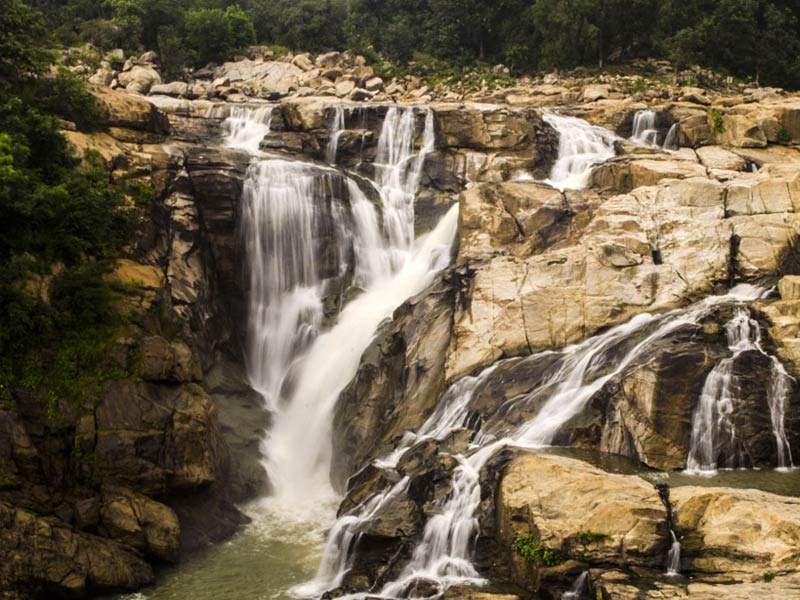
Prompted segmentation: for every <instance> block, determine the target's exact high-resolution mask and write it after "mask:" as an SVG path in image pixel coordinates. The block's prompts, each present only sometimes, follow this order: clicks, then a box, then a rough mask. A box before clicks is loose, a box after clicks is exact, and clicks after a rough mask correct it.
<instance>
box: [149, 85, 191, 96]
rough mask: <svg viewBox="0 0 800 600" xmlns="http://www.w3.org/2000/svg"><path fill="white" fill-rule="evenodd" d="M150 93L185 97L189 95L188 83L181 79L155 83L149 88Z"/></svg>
mask: <svg viewBox="0 0 800 600" xmlns="http://www.w3.org/2000/svg"><path fill="white" fill-rule="evenodd" d="M150 93H151V94H160V95H162V96H174V97H186V96H188V95H189V84H188V83H184V82H183V81H173V82H172V83H162V84H157V85H154V86H153V87H151V88H150Z"/></svg>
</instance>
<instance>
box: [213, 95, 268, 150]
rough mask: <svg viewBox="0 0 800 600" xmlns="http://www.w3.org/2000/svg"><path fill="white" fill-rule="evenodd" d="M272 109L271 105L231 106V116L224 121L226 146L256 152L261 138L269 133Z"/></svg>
mask: <svg viewBox="0 0 800 600" xmlns="http://www.w3.org/2000/svg"><path fill="white" fill-rule="evenodd" d="M272 109H273V107H272V106H269V105H267V106H262V107H259V108H255V109H254V108H244V107H241V106H232V107H230V111H229V116H228V118H227V119H225V121H223V123H222V133H223V136H224V138H225V146H227V147H228V148H236V149H238V150H247V151H248V152H250V153H251V154H256V153H257V152H258V151H259V146H260V144H261V140H263V139H264V138H265V137H266V136H267V135H269V132H270V123H271V122H272Z"/></svg>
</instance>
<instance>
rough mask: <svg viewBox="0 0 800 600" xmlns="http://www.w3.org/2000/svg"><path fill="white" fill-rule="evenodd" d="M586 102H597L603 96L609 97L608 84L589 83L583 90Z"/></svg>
mask: <svg viewBox="0 0 800 600" xmlns="http://www.w3.org/2000/svg"><path fill="white" fill-rule="evenodd" d="M581 94H582V96H583V100H584V101H585V102H595V101H596V100H601V99H603V98H608V94H609V88H608V86H607V85H587V86H586V87H584V88H583V92H581Z"/></svg>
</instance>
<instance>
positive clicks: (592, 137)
mask: <svg viewBox="0 0 800 600" xmlns="http://www.w3.org/2000/svg"><path fill="white" fill-rule="evenodd" d="M543 119H544V121H545V122H546V123H548V124H549V125H550V126H552V127H553V128H554V129H555V130H556V132H557V133H558V157H557V159H556V162H555V164H554V165H553V168H552V169H551V171H550V177H548V179H546V180H545V183H548V184H550V185H552V186H553V187H554V188H557V189H559V190H562V191H563V190H565V189H577V188H582V187H585V186H586V185H587V184H588V182H589V176H590V175H591V173H592V167H594V165H596V164H599V163H602V162H604V161H606V160H608V159H609V158H611V157H612V156H614V142H615V141H616V139H617V137H616V136H615V135H614V134H613V133H612V132H611V131H609V130H608V129H603V128H602V127H596V126H594V125H590V124H589V123H587V122H586V121H584V120H583V119H577V118H575V117H565V116H563V115H558V114H555V113H552V112H546V113H545V114H544V116H543Z"/></svg>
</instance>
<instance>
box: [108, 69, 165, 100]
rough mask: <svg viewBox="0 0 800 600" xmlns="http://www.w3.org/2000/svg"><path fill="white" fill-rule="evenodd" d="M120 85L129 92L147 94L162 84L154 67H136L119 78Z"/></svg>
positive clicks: (121, 74)
mask: <svg viewBox="0 0 800 600" xmlns="http://www.w3.org/2000/svg"><path fill="white" fill-rule="evenodd" d="M117 80H118V81H119V84H120V85H121V86H122V87H124V88H126V89H127V90H128V91H129V92H137V93H139V94H146V93H147V92H149V91H150V88H151V87H153V86H154V85H158V84H160V83H161V75H159V74H158V71H156V70H155V69H153V68H152V67H143V66H139V65H137V66H135V67H133V68H132V69H131V70H130V71H124V72H122V73H120V74H119V75H118V76H117Z"/></svg>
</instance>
